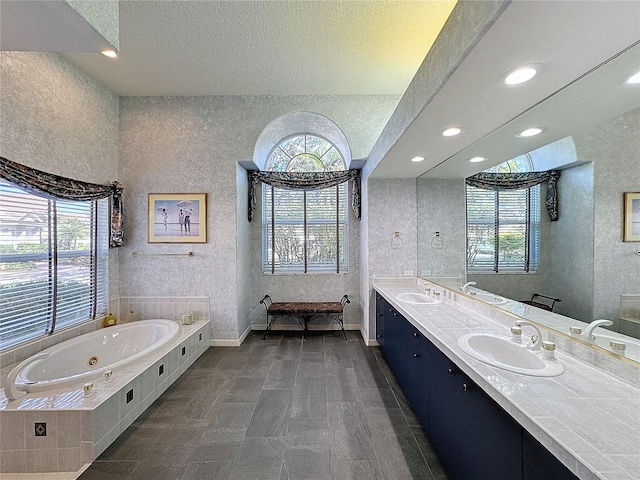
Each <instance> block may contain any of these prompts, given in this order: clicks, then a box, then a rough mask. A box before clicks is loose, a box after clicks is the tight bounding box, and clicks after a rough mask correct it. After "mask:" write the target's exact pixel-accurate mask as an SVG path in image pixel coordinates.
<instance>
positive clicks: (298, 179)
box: [247, 170, 361, 221]
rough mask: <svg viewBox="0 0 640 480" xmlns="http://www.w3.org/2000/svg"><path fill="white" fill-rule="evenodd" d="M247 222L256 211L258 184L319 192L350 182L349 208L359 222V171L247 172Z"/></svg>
mask: <svg viewBox="0 0 640 480" xmlns="http://www.w3.org/2000/svg"><path fill="white" fill-rule="evenodd" d="M247 173H248V175H249V221H251V220H252V219H253V214H254V212H255V210H256V191H255V187H256V185H257V184H258V182H262V183H266V184H267V185H271V186H272V187H276V188H286V189H288V190H319V189H322V188H329V187H335V186H336V185H340V184H341V183H344V182H349V181H350V182H351V208H352V209H353V212H354V213H355V215H356V218H357V219H358V220H360V211H361V196H360V170H342V171H337V172H258V171H255V170H249V171H248V172H247Z"/></svg>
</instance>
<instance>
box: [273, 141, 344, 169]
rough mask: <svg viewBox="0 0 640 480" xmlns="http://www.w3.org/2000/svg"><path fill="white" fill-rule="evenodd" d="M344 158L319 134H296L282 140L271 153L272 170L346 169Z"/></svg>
mask: <svg viewBox="0 0 640 480" xmlns="http://www.w3.org/2000/svg"><path fill="white" fill-rule="evenodd" d="M344 169H345V165H344V159H343V158H342V155H340V152H339V151H338V149H337V148H336V147H335V146H334V145H333V144H332V143H331V142H329V141H328V140H326V139H324V138H322V137H319V136H317V135H309V134H303V135H294V136H292V137H289V138H286V139H284V140H283V141H282V142H280V143H279V144H278V145H276V147H275V148H274V149H273V150H272V151H271V153H270V154H269V158H268V159H267V170H269V171H272V172H329V171H336V170H344Z"/></svg>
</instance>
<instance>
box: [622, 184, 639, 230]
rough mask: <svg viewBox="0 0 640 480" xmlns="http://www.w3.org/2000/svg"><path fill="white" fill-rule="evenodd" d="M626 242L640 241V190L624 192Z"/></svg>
mask: <svg viewBox="0 0 640 480" xmlns="http://www.w3.org/2000/svg"><path fill="white" fill-rule="evenodd" d="M623 241H625V242H640V192H625V194H624V238H623Z"/></svg>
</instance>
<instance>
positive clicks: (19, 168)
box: [0, 157, 124, 248]
mask: <svg viewBox="0 0 640 480" xmlns="http://www.w3.org/2000/svg"><path fill="white" fill-rule="evenodd" d="M0 177H2V178H4V179H6V180H8V181H10V182H11V183H13V184H15V185H17V186H18V187H20V188H23V189H25V190H27V191H29V192H31V193H33V194H36V195H40V196H47V197H54V198H61V199H65V200H80V201H92V200H100V199H103V198H111V227H110V238H109V246H110V247H111V248H115V247H121V246H122V245H123V244H124V211H123V206H122V192H123V190H124V188H123V187H122V185H120V183H118V182H113V183H112V184H111V185H101V184H98V183H88V182H82V181H80V180H74V179H71V178H66V177H61V176H59V175H54V174H52V173H47V172H43V171H42V170H37V169H35V168H31V167H27V166H24V165H20V164H19V163H16V162H12V161H11V160H8V159H6V158H4V157H0Z"/></svg>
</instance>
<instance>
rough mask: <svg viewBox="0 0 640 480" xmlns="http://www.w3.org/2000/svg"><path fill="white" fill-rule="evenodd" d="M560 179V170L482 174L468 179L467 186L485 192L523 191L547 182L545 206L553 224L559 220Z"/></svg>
mask: <svg viewBox="0 0 640 480" xmlns="http://www.w3.org/2000/svg"><path fill="white" fill-rule="evenodd" d="M558 178H560V170H549V171H547V172H523V173H487V172H480V173H477V174H476V175H473V176H472V177H468V178H467V179H466V182H467V185H470V186H472V187H476V188H483V189H485V190H521V189H524V188H530V187H535V186H536V185H539V184H541V183H544V182H547V195H546V200H545V204H546V205H547V211H548V212H549V218H550V219H551V221H552V222H555V221H556V220H558V185H557V184H558Z"/></svg>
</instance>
